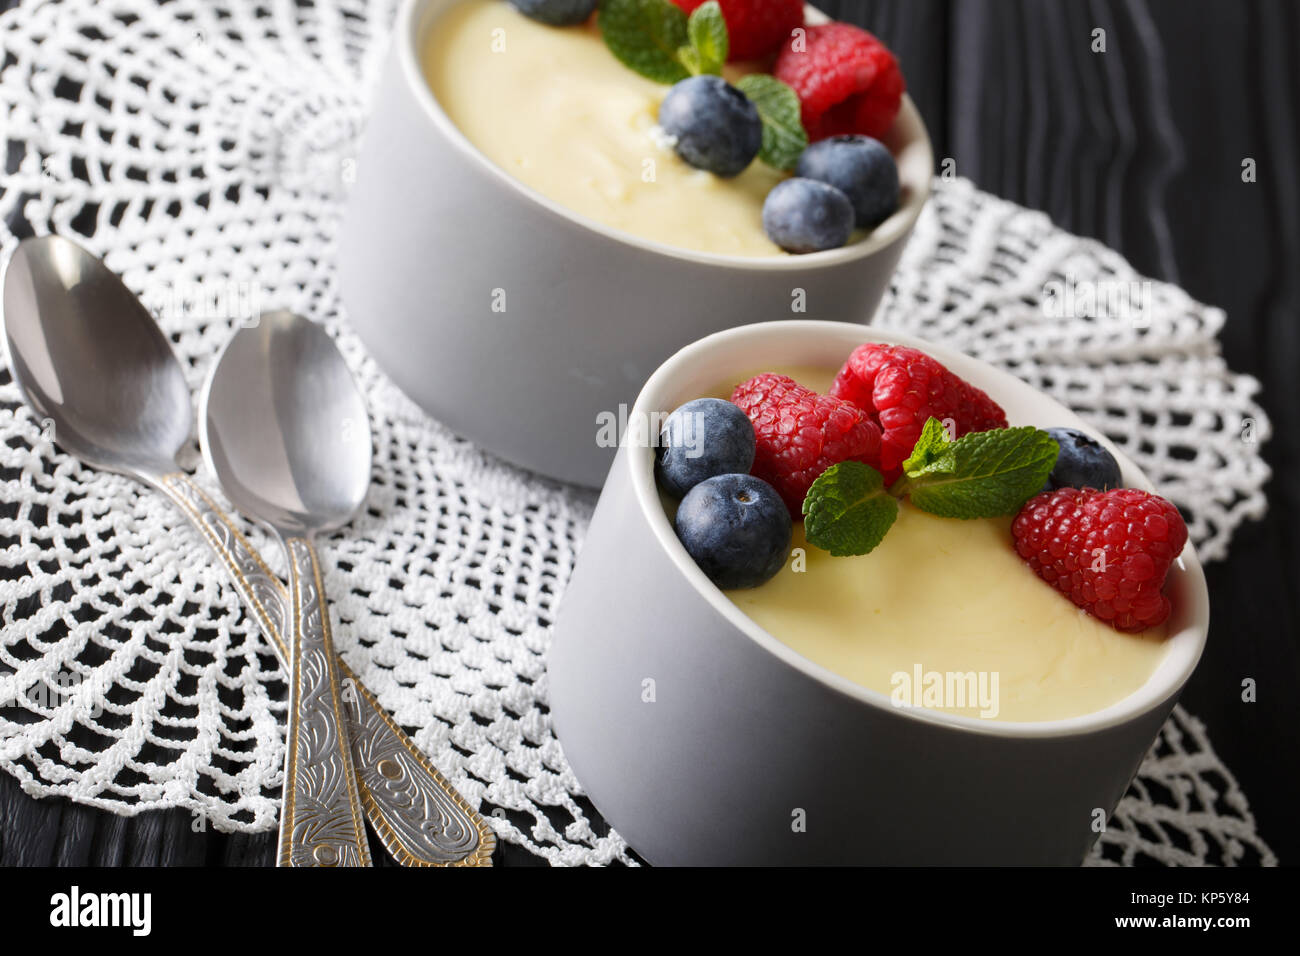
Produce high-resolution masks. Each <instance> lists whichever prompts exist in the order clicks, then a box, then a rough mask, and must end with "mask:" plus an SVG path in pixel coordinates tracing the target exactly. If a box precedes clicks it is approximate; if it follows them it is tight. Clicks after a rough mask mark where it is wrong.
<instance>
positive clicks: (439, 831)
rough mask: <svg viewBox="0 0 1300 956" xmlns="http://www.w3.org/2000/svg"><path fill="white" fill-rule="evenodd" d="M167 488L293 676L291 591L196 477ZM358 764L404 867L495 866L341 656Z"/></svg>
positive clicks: (453, 794) (364, 788)
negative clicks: (288, 643) (286, 635)
mask: <svg viewBox="0 0 1300 956" xmlns="http://www.w3.org/2000/svg"><path fill="white" fill-rule="evenodd" d="M158 486H159V488H160V489H161V490H162V491H163V492H164V493H166V494H167V496H168V497H169V498H171V499H172V501H173V502H174V503H175V504H176V505H177V506H179V507H180V509H181V510H182V511H183V512H184V513H185V515H186V517H188V518H189V519H190V521H191V522H192V523H193V524H194V526H195V527H196V528H197V529H198V530H199V532H200V533H201V534H202V535H203V539H204V540H205V541H206V542H207V543H208V545H209V546H210V547H211V548H212V550H213V552H215V553H216V555H217V557H218V558H220V559H221V562H222V564H223V565H225V567H226V570H227V571H228V572H229V574H230V577H231V580H232V581H233V582H234V584H235V587H236V589H237V590H238V592H239V594H240V597H242V598H243V600H244V603H245V604H246V605H247V607H248V609H249V611H250V612H252V614H253V616H254V617H255V618H256V619H257V622H258V623H259V624H260V625H261V627H262V632H263V633H264V634H265V635H266V637H267V639H268V641H269V642H270V644H271V646H272V647H273V648H274V649H275V651H276V654H277V656H278V657H279V659H280V664H281V666H283V667H284V669H285V672H286V673H289V671H290V669H291V661H290V659H289V653H288V647H287V646H286V644H285V641H284V638H283V637H282V635H283V634H284V633H285V629H286V625H287V621H286V616H287V615H286V610H285V607H286V602H287V601H288V599H289V595H288V592H287V591H286V590H285V587H284V585H283V584H282V583H281V582H280V579H279V578H277V577H276V576H275V575H274V574H273V573H272V572H271V570H270V569H269V568H268V567H267V565H266V562H265V561H263V560H262V556H261V555H260V554H258V553H257V551H256V550H254V548H253V547H252V546H251V545H250V544H249V543H248V541H247V540H246V539H245V538H244V536H243V535H242V534H240V533H239V530H238V529H237V528H236V527H235V526H234V524H233V523H232V522H231V521H230V519H229V518H228V517H227V516H226V515H225V513H224V512H223V511H222V510H221V509H220V508H219V507H218V506H217V505H216V504H215V503H214V502H213V501H212V499H211V498H209V497H208V496H207V494H205V493H204V491H203V490H202V489H201V488H199V486H198V485H196V484H195V483H194V482H193V481H191V480H190V479H189V477H188V476H186V475H185V474H183V473H181V472H174V473H172V474H169V475H166V476H164V477H163V478H162V479H161V480H160V481H159V483H158ZM336 664H337V667H338V674H339V683H340V690H341V694H340V696H341V699H342V703H343V711H344V714H345V715H346V718H347V720H348V724H349V729H350V731H351V733H350V739H351V747H352V762H353V767H354V769H355V771H356V779H357V784H358V788H359V790H360V794H361V803H362V806H363V807H364V808H365V812H366V816H367V818H369V820H370V823H371V825H372V826H373V827H374V828H375V832H376V833H378V834H379V837H380V839H381V840H382V841H383V844H384V847H385V848H386V849H387V850H388V852H389V853H391V854H392V856H393V858H394V859H396V860H397V861H398V862H399V863H401V864H402V865H403V866H491V865H492V851H493V850H494V849H495V848H496V836H495V834H493V832H492V830H491V829H490V828H489V827H488V825H487V823H486V821H484V819H483V817H482V816H480V815H479V814H478V813H477V812H476V811H475V810H474V809H473V808H471V807H470V806H469V804H468V803H466V802H465V798H464V797H462V796H461V795H460V794H459V793H458V792H457V791H456V788H455V787H453V786H452V785H451V783H450V782H449V781H448V780H447V779H446V778H445V777H443V775H442V774H441V773H439V772H438V770H437V768H435V767H434V766H433V765H432V764H431V763H430V762H429V759H428V757H426V756H425V755H424V752H423V751H421V750H420V749H419V748H418V747H416V746H415V743H414V742H413V741H412V740H411V739H410V738H409V737H408V736H407V735H406V734H405V733H404V732H403V731H402V729H401V728H400V727H398V726H397V725H396V724H395V723H394V722H393V720H392V718H390V717H389V716H388V714H386V713H385V712H384V711H383V710H382V709H381V708H380V707H379V703H378V702H377V701H376V700H375V698H374V697H373V696H372V695H371V694H370V691H369V690H367V689H366V687H365V685H363V684H362V683H361V682H360V681H359V680H357V678H356V676H355V675H354V674H353V673H352V671H351V670H350V669H349V668H348V666H347V665H346V664H345V663H344V662H343V660H342V658H336Z"/></svg>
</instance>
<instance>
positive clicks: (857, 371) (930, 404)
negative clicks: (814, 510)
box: [830, 342, 1007, 479]
mask: <svg viewBox="0 0 1300 956" xmlns="http://www.w3.org/2000/svg"><path fill="white" fill-rule="evenodd" d="M830 394H832V395H834V396H835V397H836V398H842V399H844V400H845V401H847V402H852V403H853V404H854V405H856V406H857V407H858V408H860V409H862V410H863V411H864V412H866V413H867V414H868V415H870V416H871V418H872V419H873V420H875V422H876V424H878V425H879V426H880V431H881V439H880V466H881V469H882V470H883V471H884V472H885V477H886V478H887V479H889V478H891V476H892V475H893V474H894V472H895V469H897V468H898V466H899V465H901V464H902V463H903V462H904V461H906V460H907V457H908V456H909V455H911V454H912V448H913V446H915V445H916V440H917V439H918V438H920V437H921V429H923V428H924V427H925V423H926V420H927V419H929V418H930V417H931V416H933V417H935V418H937V419H939V420H940V421H941V422H944V423H945V424H947V423H948V422H951V423H952V426H953V429H954V431H955V432H956V434H955V436H954V437H956V438H960V437H961V436H962V435H965V434H966V433H968V432H982V431H987V430H988V429H990V428H1006V427H1007V415H1006V412H1004V411H1002V409H1001V407H1000V406H999V405H998V403H997V402H995V401H993V399H991V398H989V397H988V395H986V394H985V393H984V392H982V391H980V390H979V389H978V388H976V387H975V386H974V385H972V384H970V383H969V382H967V381H966V380H965V379H962V378H959V377H958V376H956V375H954V374H953V373H952V372H950V371H948V370H947V369H946V368H944V367H943V365H941V364H940V363H939V362H937V361H935V360H934V359H933V358H931V357H930V356H928V355H926V354H925V353H924V352H922V351H919V350H918V349H913V348H908V347H907V346H905V345H879V344H876V343H874V342H868V343H867V344H866V345H859V346H858V347H857V348H856V349H854V350H853V354H852V355H850V356H849V360H848V361H847V362H845V363H844V367H843V368H842V369H840V372H839V374H838V375H836V376H835V382H834V384H833V385H831V391H830Z"/></svg>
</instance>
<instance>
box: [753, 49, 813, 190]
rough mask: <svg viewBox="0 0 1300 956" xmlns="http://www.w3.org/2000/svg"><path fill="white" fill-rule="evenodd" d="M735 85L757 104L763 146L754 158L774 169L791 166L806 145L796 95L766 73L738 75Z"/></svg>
mask: <svg viewBox="0 0 1300 956" xmlns="http://www.w3.org/2000/svg"><path fill="white" fill-rule="evenodd" d="M736 86H737V87H738V88H739V89H740V92H742V93H744V94H745V95H746V96H748V97H749V98H750V100H751V101H752V102H753V104H754V105H755V106H756V107H758V115H759V118H760V119H762V121H763V146H762V148H761V149H760V150H759V151H758V158H759V159H761V160H762V161H763V162H765V163H767V165H769V166H772V167H774V168H776V169H794V165H795V163H797V162H798V161H799V156H800V155H801V154H802V153H803V151H804V148H805V147H806V146H807V145H808V134H807V133H805V132H804V128H803V120H802V119H801V114H800V106H799V94H798V93H796V92H795V91H794V90H792V89H790V87H788V86H786V85H785V84H784V83H782V82H781V81H780V80H778V79H777V78H776V77H774V76H768V75H767V74H766V73H750V74H749V75H748V76H742V77H741V78H740V80H739V81H738V82H737V83H736Z"/></svg>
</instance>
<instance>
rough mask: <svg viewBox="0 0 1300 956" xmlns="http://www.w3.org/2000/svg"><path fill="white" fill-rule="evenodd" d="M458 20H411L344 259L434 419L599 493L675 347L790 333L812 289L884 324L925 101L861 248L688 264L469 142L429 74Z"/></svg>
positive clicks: (351, 287)
mask: <svg viewBox="0 0 1300 956" xmlns="http://www.w3.org/2000/svg"><path fill="white" fill-rule="evenodd" d="M454 2H455V0H405V2H403V3H402V6H401V9H400V11H399V13H398V15H397V22H396V26H395V28H394V42H393V47H392V50H391V51H390V53H389V59H388V62H387V64H386V66H385V69H384V72H383V78H382V81H381V83H380V85H379V89H378V90H377V92H376V95H375V97H374V104H375V106H374V112H373V114H372V116H371V118H370V121H369V125H368V128H367V130H366V134H365V137H364V141H363V144H362V149H361V153H360V156H359V158H358V164H357V182H356V184H355V186H354V187H353V190H352V193H351V196H350V197H349V201H348V208H347V214H346V218H345V221H344V224H343V230H342V233H341V237H340V242H339V263H338V269H339V281H340V288H341V291H342V295H343V300H344V302H345V304H346V305H347V309H348V315H349V317H350V319H351V321H352V323H353V325H354V326H355V328H356V330H357V333H358V334H359V335H360V336H361V338H362V340H363V341H364V342H365V344H366V346H367V348H368V349H369V351H370V353H371V354H372V355H373V356H374V358H375V360H376V361H377V362H378V363H379V365H380V366H381V367H382V368H383V369H384V370H385V371H386V372H387V373H388V375H389V376H390V377H391V378H392V379H393V381H394V382H396V383H397V385H398V386H399V387H401V388H402V390H403V391H405V392H406V393H407V394H408V395H409V396H410V397H411V398H412V399H414V400H415V401H416V402H417V403H418V404H419V405H420V406H421V407H423V408H424V409H425V410H426V411H427V412H429V413H430V414H431V415H433V416H434V417H435V418H438V419H440V420H441V421H443V422H445V423H446V424H447V425H449V426H450V427H451V428H452V429H453V430H454V431H456V432H458V433H459V434H461V435H463V436H465V437H466V438H469V439H470V440H472V441H474V442H476V443H477V444H479V445H480V446H481V447H483V448H485V449H487V450H488V451H491V452H493V453H495V454H497V455H500V456H501V457H503V458H505V459H508V460H509V461H512V462H514V463H516V464H519V465H522V466H524V467H526V468H530V469H533V470H535V471H538V472H541V473H543V474H546V475H549V476H552V477H555V478H559V479H561V480H565V481H573V482H578V483H580V484H586V485H591V486H597V485H599V484H600V481H601V479H602V478H603V477H604V475H605V472H606V471H607V470H608V468H609V464H610V461H611V460H612V458H613V455H614V450H615V449H614V448H613V447H609V446H608V445H606V444H602V443H601V442H599V441H598V437H599V430H598V416H601V415H603V414H609V415H615V416H617V414H618V412H619V409H620V406H621V405H623V404H625V403H630V402H631V401H632V400H633V399H634V398H635V397H636V394H637V391H638V390H639V389H640V387H641V385H642V384H643V383H644V382H645V380H646V378H647V377H648V376H649V374H650V372H652V371H653V370H654V369H655V368H656V367H657V366H658V365H659V364H660V363H661V362H663V361H664V360H665V359H666V358H668V357H669V356H670V355H672V354H673V353H674V352H675V351H677V349H679V348H681V347H682V346H684V345H686V344H688V343H690V342H693V341H695V340H696V339H698V338H699V337H700V336H701V335H706V334H708V333H710V332H715V331H718V330H720V329H724V328H730V327H732V326H735V325H737V324H740V323H745V322H755V321H766V320H770V319H789V318H790V317H791V302H792V293H793V290H794V289H796V288H801V289H803V290H805V301H806V303H807V312H806V316H807V317H808V318H813V319H831V320H836V321H842V322H855V323H862V322H866V321H868V320H869V319H870V318H871V316H872V315H873V313H874V312H875V310H876V307H877V306H878V305H879V304H880V299H881V296H882V295H883V294H884V291H885V289H886V288H887V286H888V284H889V278H890V276H891V274H892V273H893V271H894V267H895V265H896V264H897V262H898V257H899V255H900V254H901V252H902V248H903V244H904V243H905V242H906V240H907V237H908V235H910V233H911V230H912V226H913V224H914V223H915V222H916V217H917V215H918V214H919V213H920V210H921V207H922V206H923V205H924V203H925V200H926V197H927V196H928V195H929V190H930V178H931V174H932V172H933V168H934V157H933V155H932V153H931V149H930V141H929V137H928V136H927V134H926V131H925V125H924V123H922V121H921V118H920V116H919V115H918V114H917V112H916V108H915V107H914V106H913V105H912V103H911V101H910V100H904V103H903V108H902V111H901V113H900V115H899V118H898V120H897V121H896V123H895V126H894V129H893V131H892V133H891V136H890V137H889V143H890V146H891V148H892V149H893V150H894V152H895V155H896V157H897V159H898V163H899V175H900V179H901V181H902V185H903V189H904V196H903V204H902V208H901V209H900V210H899V211H898V212H897V213H895V214H894V216H892V217H891V218H890V219H889V220H887V221H886V222H884V223H882V224H881V225H880V226H879V227H877V228H876V230H875V231H874V232H873V233H872V234H871V235H870V236H868V237H867V238H866V240H865V241H863V242H859V243H855V244H853V245H850V246H846V247H844V248H842V249H836V250H832V251H829V252H822V253H815V254H812V255H807V256H783V257H777V256H773V257H770V258H745V257H740V256H726V255H710V254H706V253H698V252H691V251H687V250H683V249H677V248H673V247H670V246H667V245H663V244H661V243H657V242H652V241H649V240H645V239H640V238H637V237H635V236H632V235H630V234H628V233H624V232H621V231H618V230H614V229H611V228H609V227H606V226H604V225H601V224H600V223H597V222H594V221H592V220H590V219H587V218H585V217H583V216H580V215H577V214H576V213H573V212H570V211H569V210H567V209H565V208H563V207H561V206H559V205H558V204H556V203H554V202H552V201H550V200H549V199H547V198H545V197H544V196H542V195H540V194H539V193H537V192H535V191H534V190H532V189H530V188H529V187H527V186H524V185H523V184H521V183H520V182H519V181H518V180H516V179H514V178H513V177H512V176H510V175H509V174H508V173H506V172H505V171H503V170H502V169H500V168H499V167H498V166H496V165H495V164H493V163H492V162H491V161H490V160H488V159H487V158H486V157H484V156H483V155H482V154H481V153H480V152H479V151H478V150H477V149H476V148H475V147H474V146H473V145H471V144H470V142H469V141H468V140H467V139H466V138H465V137H464V136H463V135H462V134H461V132H460V131H459V130H458V129H457V128H456V127H455V126H454V125H453V124H452V122H451V120H450V119H449V118H448V117H447V115H446V113H444V112H443V110H442V108H441V107H440V106H439V105H438V102H437V100H436V99H435V98H434V95H433V93H432V91H431V90H430V88H429V86H428V84H427V83H426V81H425V78H424V76H423V74H422V72H421V68H420V51H421V49H423V47H424V44H425V42H426V40H427V38H428V35H429V31H430V30H432V29H433V28H434V26H435V23H436V21H437V19H438V17H439V15H440V14H441V13H443V12H444V11H445V10H446V9H447V8H448V7H450V6H451V5H452V4H453V3H454ZM508 121H509V117H502V122H508ZM496 289H503V290H505V293H506V307H507V311H506V312H504V313H501V312H494V311H493V310H492V304H493V290H496Z"/></svg>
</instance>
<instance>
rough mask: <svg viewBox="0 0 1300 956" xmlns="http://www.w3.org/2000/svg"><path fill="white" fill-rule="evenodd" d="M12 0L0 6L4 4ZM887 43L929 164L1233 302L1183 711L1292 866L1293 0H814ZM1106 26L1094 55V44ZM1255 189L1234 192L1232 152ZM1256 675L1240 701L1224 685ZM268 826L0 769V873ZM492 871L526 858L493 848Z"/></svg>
mask: <svg viewBox="0 0 1300 956" xmlns="http://www.w3.org/2000/svg"><path fill="white" fill-rule="evenodd" d="M12 5H13V0H0V9H3V8H5V7H7V6H12ZM820 5H821V6H822V8H823V9H825V10H826V11H827V12H828V13H830V14H832V15H834V16H838V17H840V18H841V19H846V20H852V21H854V22H857V23H860V24H863V25H865V26H867V27H869V28H870V29H872V30H873V31H875V32H876V33H877V34H879V35H880V37H881V38H882V39H883V40H884V41H885V42H886V43H887V44H889V45H890V46H891V47H892V48H893V49H894V50H895V51H896V52H897V53H898V55H899V57H900V59H901V61H902V63H903V67H904V70H905V72H906V74H907V77H908V84H909V87H910V91H911V94H912V96H913V98H914V99H915V100H916V102H917V104H918V106H919V107H920V110H921V112H922V114H923V115H924V116H925V119H926V122H927V124H928V125H929V128H930V132H931V135H932V136H933V138H934V145H935V153H936V156H937V157H940V158H946V157H950V158H952V159H953V160H954V161H955V162H956V171H957V173H958V174H959V175H962V176H966V177H969V178H970V179H972V180H974V181H975V182H976V183H977V184H978V185H979V186H980V187H982V188H984V189H987V190H989V191H991V192H993V193H996V194H998V195H1000V196H1004V197H1006V198H1007V199H1011V200H1013V201H1015V202H1018V203H1021V204H1022V205H1025V206H1029V207H1032V208H1036V209H1042V210H1044V211H1046V212H1047V213H1049V214H1050V215H1051V216H1052V218H1053V219H1054V220H1055V221H1056V222H1057V223H1058V224H1059V225H1061V226H1062V227H1064V228H1066V229H1068V230H1070V231H1072V232H1076V233H1080V234H1082V235H1087V236H1092V237H1095V238H1097V239H1099V240H1101V241H1102V242H1104V243H1106V244H1107V245H1109V246H1111V247H1112V248H1114V249H1117V250H1119V251H1120V252H1121V253H1123V254H1124V255H1125V256H1126V257H1127V258H1128V259H1129V260H1130V261H1131V262H1132V263H1133V264H1134V265H1135V266H1136V267H1137V268H1138V269H1139V270H1140V271H1141V272H1143V273H1145V274H1147V275H1150V276H1153V277H1156V278H1159V279H1165V280H1169V281H1171V282H1175V283H1178V284H1179V285H1181V286H1183V287H1184V288H1185V289H1187V290H1188V292H1190V293H1191V295H1193V296H1194V297H1196V298H1197V299H1199V300H1201V301H1202V302H1206V303H1210V304H1213V305H1217V306H1221V307H1222V308H1224V309H1225V310H1226V311H1227V313H1228V323H1227V326H1226V328H1225V329H1224V332H1223V346H1224V352H1225V355H1226V357H1227V360H1228V362H1229V364H1230V365H1231V366H1232V368H1234V369H1236V370H1239V371H1245V372H1250V373H1251V374H1253V375H1255V376H1257V377H1258V378H1259V379H1260V381H1261V382H1262V383H1263V385H1264V391H1263V398H1262V401H1263V404H1264V406H1265V408H1266V409H1267V411H1268V413H1269V415H1270V416H1271V418H1272V421H1273V426H1274V433H1275V437H1274V438H1273V440H1272V441H1271V442H1270V443H1269V444H1268V445H1267V446H1265V449H1264V455H1265V458H1266V459H1267V460H1268V462H1269V464H1270V465H1271V466H1272V467H1273V469H1274V478H1273V481H1272V484H1271V485H1270V486H1269V488H1268V491H1269V501H1270V509H1269V513H1268V516H1267V518H1266V519H1265V520H1264V521H1262V522H1258V523H1253V524H1249V525H1247V526H1246V527H1244V528H1243V529H1242V530H1240V531H1239V532H1238V534H1237V536H1236V538H1235V539H1234V541H1233V548H1232V554H1231V556H1230V558H1229V560H1228V561H1226V562H1220V563H1216V564H1212V565H1210V566H1209V567H1208V568H1207V569H1206V572H1207V575H1208V577H1209V582H1210V592H1211V602H1212V605H1213V608H1214V618H1213V622H1212V625H1211V628H1210V641H1209V647H1208V649H1207V651H1206V654H1205V658H1204V660H1203V661H1202V663H1201V666H1200V668H1199V669H1198V670H1197V672H1196V675H1195V676H1194V677H1193V678H1192V681H1191V683H1190V684H1189V686H1188V688H1187V690H1186V692H1185V693H1184V695H1183V702H1184V704H1185V705H1186V707H1187V708H1188V709H1189V710H1190V711H1191V712H1192V713H1194V714H1196V715H1197V716H1198V717H1200V718H1201V719H1203V720H1204V721H1205V722H1206V723H1207V725H1208V727H1209V733H1210V739H1211V741H1212V743H1213V744H1214V747H1215V749H1216V750H1217V751H1218V752H1219V754H1220V756H1222V758H1223V759H1224V761H1225V762H1226V764H1227V765H1228V767H1229V769H1230V770H1231V771H1232V772H1233V773H1234V774H1235V775H1236V777H1237V778H1238V780H1239V782H1240V783H1241V786H1242V789H1243V790H1244V791H1245V793H1246V795H1247V797H1248V799H1249V801H1250V805H1251V809H1252V811H1253V812H1254V814H1255V816H1256V819H1257V821H1258V824H1259V830H1260V833H1261V835H1262V836H1263V838H1264V839H1265V841H1266V842H1268V843H1269V844H1270V845H1271V846H1272V848H1273V849H1274V850H1275V851H1276V852H1277V854H1278V856H1279V857H1280V858H1281V860H1282V861H1283V862H1284V863H1285V862H1294V861H1295V860H1297V859H1300V828H1298V827H1297V826H1296V823H1295V820H1294V815H1295V808H1296V807H1297V806H1300V761H1297V757H1296V747H1297V738H1298V736H1300V660H1298V659H1297V642H1298V635H1300V628H1298V627H1297V623H1298V621H1300V607H1298V604H1297V593H1298V592H1300V588H1298V587H1297V584H1300V581H1298V580H1297V578H1298V576H1300V559H1298V556H1297V550H1298V549H1300V484H1298V483H1297V481H1296V479H1295V477H1294V476H1295V474H1296V468H1297V466H1298V465H1300V462H1298V461H1297V459H1298V458H1300V401H1298V400H1297V397H1296V379H1297V376H1298V375H1300V70H1298V69H1297V66H1296V51H1297V50H1300V5H1297V4H1295V3H1292V2H1289V0H1128V2H1123V0H1090V2H1087V3H1083V2H1076V0H871V2H864V0H822V2H821V3H820ZM1095 29H1103V30H1105V31H1106V41H1107V42H1106V52H1105V53H1104V54H1099V53H1094V52H1092V49H1091V41H1092V35H1093V30H1095ZM1247 157H1250V158H1253V159H1255V161H1256V167H1257V171H1258V177H1257V181H1256V182H1253V183H1243V182H1242V178H1241V164H1242V160H1243V159H1245V158H1247ZM1247 677H1250V678H1254V679H1255V680H1256V681H1257V682H1258V687H1259V695H1258V697H1259V699H1258V702H1257V703H1253V704H1246V703H1243V702H1242V701H1241V693H1240V689H1241V682H1242V680H1243V679H1245V678H1247ZM273 843H274V836H273V834H262V835H258V836H252V837H246V836H229V835H223V834H219V833H212V832H209V833H203V834H195V833H192V832H191V830H190V818H189V815H188V814H183V813H180V812H161V813H148V814H142V815H140V816H138V817H136V818H134V819H124V818H121V817H116V816H113V815H111V814H108V813H103V812H100V811H96V810H91V809H87V808H85V807H80V806H74V805H72V804H71V803H69V802H68V801H65V800H54V799H51V800H42V801H37V800H33V799H31V798H30V797H27V796H26V795H24V794H23V793H22V792H21V791H20V790H19V788H18V785H17V784H16V783H15V782H14V781H13V780H12V779H11V778H10V777H8V776H7V775H4V774H0V864H10V865H13V864H92V865H95V864H98V865H151V864H191V865H199V864H216V865H239V864H254V865H265V864H269V863H270V862H271V861H272V855H273V854H272V850H273ZM497 862H499V863H506V864H527V863H535V862H537V861H536V860H535V858H533V857H531V856H529V855H528V854H526V853H524V852H523V851H520V850H518V849H517V848H513V847H504V848H502V850H501V851H499V854H498V860H497Z"/></svg>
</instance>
